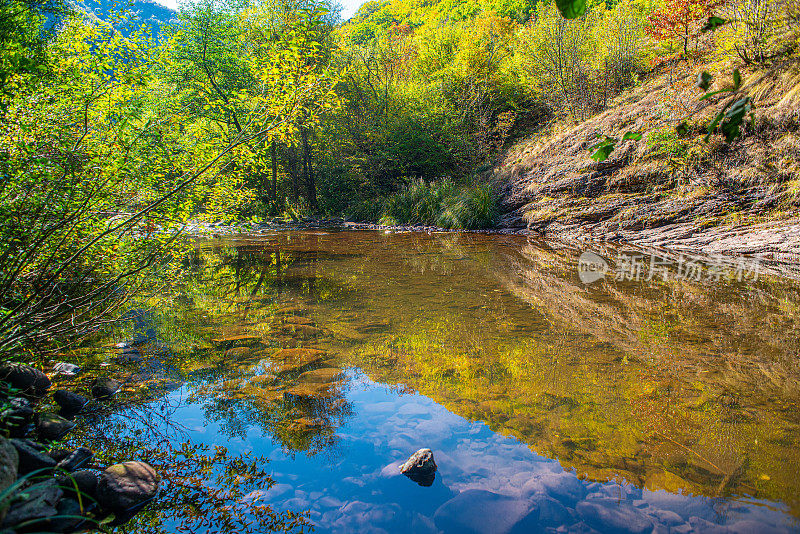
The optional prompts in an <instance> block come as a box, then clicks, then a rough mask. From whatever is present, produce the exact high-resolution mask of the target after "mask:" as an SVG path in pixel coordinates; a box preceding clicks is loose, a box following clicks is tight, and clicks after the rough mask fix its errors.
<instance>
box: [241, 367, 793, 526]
mask: <svg viewBox="0 0 800 534" xmlns="http://www.w3.org/2000/svg"><path fill="white" fill-rule="evenodd" d="M357 380H362V379H361V378H358V379H357ZM363 380H364V381H367V379H363ZM365 386H366V387H358V388H352V390H351V391H350V393H349V394H348V400H349V401H351V402H352V403H353V406H354V412H355V417H354V418H353V419H352V420H351V421H350V422H349V423H348V424H347V425H345V426H344V427H342V428H341V429H340V430H339V432H338V434H339V436H340V438H341V441H340V444H339V445H338V448H339V449H340V450H339V451H338V453H337V454H336V455H332V456H331V457H328V458H321V457H308V456H306V455H303V454H297V455H296V456H295V457H294V458H292V457H291V456H287V455H286V454H285V453H284V452H282V451H281V450H280V446H279V445H277V444H274V443H272V442H271V441H270V440H269V439H268V438H265V437H262V436H261V435H260V432H259V431H256V430H255V429H251V431H250V432H248V434H247V441H246V442H244V441H239V440H234V441H233V442H232V443H228V444H227V445H229V446H231V448H241V449H242V450H245V449H252V450H253V451H254V452H255V453H256V454H258V455H262V454H263V455H267V456H268V457H269V458H270V460H271V463H270V464H269V465H268V468H269V469H271V471H272V475H273V478H274V479H275V480H276V481H277V482H278V483H277V484H275V485H274V486H273V487H272V488H270V489H269V490H266V491H261V492H254V493H257V495H256V494H251V495H250V497H251V498H254V497H259V498H260V499H261V500H265V501H267V502H270V503H271V504H272V505H273V506H274V507H275V508H276V509H278V510H282V509H290V510H296V511H303V510H309V511H310V518H311V520H312V521H313V522H314V523H315V524H316V532H403V533H405V532H415V533H417V532H420V533H425V532H487V533H493V534H494V533H501V532H510V533H517V532H520V533H521V532H526V533H527V532H536V531H541V532H547V531H551V532H552V531H554V529H555V528H557V527H559V526H562V525H567V527H566V528H565V529H563V530H562V531H563V532H609V533H611V532H654V531H655V532H676V533H678V532H719V533H733V532H757V533H758V534H765V533H767V532H772V531H775V532H786V531H791V530H795V529H796V528H797V527H796V526H795V525H793V524H790V523H788V522H787V521H791V519H789V518H788V517H787V516H786V515H784V514H782V513H781V512H779V511H775V510H772V509H770V508H768V507H767V506H754V505H748V504H746V503H744V502H730V501H728V502H725V501H723V500H714V499H707V498H696V497H691V496H687V495H680V494H671V493H668V492H666V491H656V492H652V491H647V490H642V489H639V488H636V487H634V486H631V485H628V484H623V485H620V484H616V483H606V484H600V483H596V482H595V483H587V482H582V481H579V480H578V479H577V477H576V476H575V475H574V474H572V473H569V472H564V471H563V470H562V469H561V467H560V465H559V464H558V462H557V461H554V460H549V459H547V458H543V457H541V456H538V455H536V454H535V453H533V452H532V451H531V450H530V449H529V448H528V447H527V446H525V445H523V444H521V443H519V442H517V441H516V440H514V439H510V438H505V437H503V436H500V435H498V434H495V433H494V432H492V431H491V430H490V429H489V428H488V427H487V426H486V425H484V424H483V423H476V422H470V421H467V420H465V419H463V418H461V417H459V416H457V415H454V414H452V413H450V412H449V411H447V410H446V409H445V408H443V407H442V406H439V405H438V404H436V403H435V402H433V401H431V400H429V399H427V398H425V397H422V396H420V395H405V396H395V395H394V394H392V393H389V392H387V391H386V390H385V388H382V387H378V386H374V387H370V386H369V385H368V384H365ZM237 442H238V443H237ZM420 447H430V448H432V449H433V451H434V455H435V457H436V462H437V464H438V465H439V471H438V472H437V473H436V480H435V481H434V484H433V486H431V487H428V488H423V487H420V486H418V485H417V484H415V483H413V482H412V481H410V480H408V479H407V478H406V477H404V476H402V475H401V473H400V472H399V469H398V466H399V465H400V463H402V462H403V461H405V459H406V458H407V457H408V456H409V455H410V454H411V453H413V452H414V451H416V450H417V449H419V448H420ZM723 525H724V526H723ZM755 525H757V526H758V528H754V526H755ZM654 529H655V530H654Z"/></svg>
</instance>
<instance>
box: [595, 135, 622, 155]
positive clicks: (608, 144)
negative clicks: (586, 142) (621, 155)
mask: <svg viewBox="0 0 800 534" xmlns="http://www.w3.org/2000/svg"><path fill="white" fill-rule="evenodd" d="M616 146H617V139H615V138H613V137H609V136H607V135H606V136H604V137H603V140H602V141H600V142H599V143H597V144H595V145H592V146H590V147H589V150H594V152H593V153H592V155H591V156H589V157H591V158H592V159H593V160H595V161H605V160H607V159H608V156H610V155H611V153H612V152H613V151H614V148H615V147H616Z"/></svg>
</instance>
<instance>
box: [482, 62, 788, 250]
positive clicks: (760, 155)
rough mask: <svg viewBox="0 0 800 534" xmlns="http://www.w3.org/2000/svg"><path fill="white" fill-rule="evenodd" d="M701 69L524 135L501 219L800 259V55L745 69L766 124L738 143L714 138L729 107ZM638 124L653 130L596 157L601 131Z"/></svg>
mask: <svg viewBox="0 0 800 534" xmlns="http://www.w3.org/2000/svg"><path fill="white" fill-rule="evenodd" d="M706 68H707V67H706ZM701 70H703V66H697V67H688V66H686V64H685V63H683V65H682V66H678V67H672V68H670V70H669V71H668V72H662V73H660V74H658V75H656V76H654V77H652V78H651V79H650V81H648V82H646V83H644V84H642V85H640V86H639V87H637V88H635V89H634V90H632V91H629V92H627V93H625V94H623V95H622V96H621V97H619V98H618V99H617V100H616V102H614V104H613V105H611V106H610V107H609V109H607V110H606V111H605V112H603V113H602V114H600V115H598V116H596V117H593V118H591V119H590V120H587V121H585V122H583V123H581V124H579V125H577V126H575V127H573V128H571V129H568V130H566V131H563V132H560V133H555V134H551V135H548V136H545V137H538V138H528V139H523V140H521V141H518V142H516V143H515V144H514V145H513V146H511V147H510V148H509V149H508V150H506V151H505V152H504V154H503V155H502V157H501V159H500V160H499V162H498V165H497V166H496V167H495V168H494V170H493V171H492V173H493V177H494V179H495V180H496V181H498V182H499V183H500V184H501V187H502V190H503V197H504V199H503V205H504V211H505V215H504V217H503V220H502V226H504V227H510V228H520V227H527V228H529V229H530V230H531V231H532V232H535V233H538V234H541V235H543V236H544V237H546V238H551V239H558V240H566V241H580V240H598V241H616V242H627V243H632V244H638V245H645V246H653V247H665V248H672V249H676V250H678V249H687V250H694V251H700V252H706V253H730V254H758V255H760V256H762V257H765V258H771V259H775V260H780V261H791V262H797V261H800V210H798V208H800V132H798V126H799V125H800V60H798V59H797V58H790V59H784V60H782V61H780V62H779V63H777V64H775V65H773V66H771V67H770V68H769V69H760V70H751V71H749V72H745V71H743V72H742V75H743V77H744V79H745V83H744V86H743V88H742V92H744V93H746V94H748V95H749V96H751V97H752V99H753V102H754V105H755V109H756V113H755V117H756V120H755V125H754V127H752V126H748V129H747V130H746V133H747V135H746V136H745V137H744V138H743V139H739V140H737V141H735V142H734V143H733V144H730V145H728V144H726V143H725V142H724V140H723V139H722V136H720V135H715V136H712V137H711V139H709V141H708V142H707V143H706V142H704V140H703V137H704V134H705V131H704V129H703V128H704V126H703V125H704V124H705V123H706V122H707V120H708V118H709V117H710V116H712V114H713V113H715V112H716V110H718V109H720V106H721V102H720V101H716V102H714V101H711V102H710V103H709V102H708V101H706V102H700V101H699V100H698V97H699V95H700V91H699V89H697V88H696V87H694V80H696V79H697V73H698V72H699V71H701ZM721 70H722V71H723V72H731V70H732V69H730V68H727V69H725V68H723V69H721ZM687 115H692V116H691V118H690V119H688V120H687V121H686V122H687V125H688V126H689V133H688V134H687V135H685V136H682V137H679V136H678V135H677V134H675V130H674V126H675V124H677V120H676V119H675V117H682V116H687ZM629 130H635V131H641V132H643V133H645V136H644V138H643V139H642V140H641V141H638V142H637V141H627V142H625V143H623V144H621V145H619V146H618V148H617V150H616V151H615V152H614V153H612V155H611V157H610V158H609V159H608V160H606V161H604V162H600V163H598V162H595V161H593V160H592V159H591V158H590V157H589V156H590V154H591V152H590V151H589V150H588V147H589V146H591V145H592V144H593V143H595V142H596V138H597V136H600V135H603V134H606V135H612V136H617V137H620V136H621V135H622V134H623V133H624V132H626V131H629Z"/></svg>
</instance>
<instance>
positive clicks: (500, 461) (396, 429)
mask: <svg viewBox="0 0 800 534" xmlns="http://www.w3.org/2000/svg"><path fill="white" fill-rule="evenodd" d="M595 251H596V252H599V253H600V254H601V256H603V257H605V258H606V259H608V260H609V262H611V263H613V259H614V258H616V257H618V255H619V254H620V252H621V251H620V250H618V249H613V250H612V249H608V250H598V249H595ZM581 252H582V251H580V250H572V249H553V248H551V247H547V246H544V245H541V244H538V243H529V242H528V241H527V240H525V239H524V238H518V237H504V236H479V235H456V234H438V235H437V234H434V235H432V236H427V235H420V234H382V233H376V232H339V233H326V232H294V233H280V234H275V235H269V236H259V237H257V238H241V239H238V240H233V241H226V242H220V241H212V242H202V243H199V244H198V246H197V248H196V250H195V251H194V252H192V253H191V254H189V256H188V257H187V260H186V262H185V266H186V274H187V277H186V279H185V280H184V281H183V282H182V284H181V286H180V287H179V288H178V291H177V293H178V297H176V298H174V299H173V300H172V301H170V302H161V303H159V304H158V305H157V306H154V307H153V311H151V312H148V314H147V317H146V320H142V321H139V323H138V329H137V330H136V331H135V332H128V333H127V334H126V335H127V336H128V337H129V338H132V339H134V340H137V343H135V346H132V347H129V348H126V349H123V350H121V351H116V352H114V351H111V352H109V353H108V355H107V357H108V358H109V359H111V360H114V361H116V362H117V364H118V365H123V363H121V362H125V361H131V360H133V361H134V362H135V363H134V364H133V365H132V366H131V367H132V368H134V372H140V373H141V372H142V369H143V365H142V362H143V361H144V362H148V361H150V362H152V361H156V360H157V361H158V362H159V364H158V365H157V366H156V368H157V369H159V370H160V371H158V372H162V373H163V372H164V371H163V370H164V369H168V370H169V373H167V374H169V376H170V378H171V379H173V380H175V379H178V380H180V382H182V385H181V387H180V389H179V390H176V391H173V392H172V393H171V394H169V395H170V396H171V398H172V400H173V401H174V404H176V405H177V406H178V407H177V409H176V411H175V412H174V414H173V415H172V417H173V419H175V420H176V421H180V423H181V424H182V425H184V426H185V427H187V429H188V435H189V437H190V438H191V439H192V440H193V441H195V442H202V443H207V444H221V445H226V446H227V447H229V448H230V449H231V450H232V451H234V452H242V451H253V452H254V453H256V454H258V455H264V456H267V457H268V458H269V460H270V462H269V464H268V470H269V471H270V472H271V473H272V476H273V478H274V479H275V481H276V482H277V484H276V485H275V486H273V487H272V488H271V489H270V490H268V491H265V492H263V493H260V494H252V495H251V496H250V497H251V498H256V497H259V498H262V499H266V500H267V501H268V502H270V503H272V504H273V505H274V507H275V508H276V509H292V510H297V511H309V512H310V519H311V521H312V522H313V523H314V524H315V525H316V530H317V531H322V532H327V531H336V532H351V531H377V532H381V531H385V532H437V531H444V532H470V531H478V532H536V531H547V530H548V529H561V530H563V531H572V532H591V531H592V529H595V530H598V531H601V532H618V531H624V530H627V531H634V532H651V531H653V529H656V530H657V531H659V532H662V531H663V532H689V531H696V532H706V531H709V532H717V531H719V532H755V531H758V532H769V531H771V530H770V529H772V530H774V531H781V532H791V531H798V530H800V527H798V523H797V519H796V518H797V516H798V513H799V512H800V506H798V504H799V502H798V497H800V482H798V479H799V478H800V477H799V476H798V474H799V472H800V452H798V445H799V443H798V442H800V432H799V431H798V429H799V428H800V427H798V423H800V411H798V397H799V396H800V394H799V393H798V388H797V386H798V356H799V355H800V353H799V352H798V350H800V349H799V347H800V341H799V339H800V335H799V333H800V322H799V321H800V313H799V312H798V310H800V305H799V303H800V288H798V285H797V284H796V283H795V282H792V281H789V280H784V279H780V278H775V277H769V276H764V275H762V276H761V277H760V279H759V280H758V281H754V280H752V279H750V280H747V279H745V280H743V281H741V282H740V281H737V280H736V279H735V278H736V277H735V273H733V272H732V269H733V267H732V268H731V272H729V273H727V274H730V275H733V279H732V280H728V279H727V278H726V277H725V276H723V277H720V278H719V279H713V278H712V279H710V280H701V281H695V280H692V281H687V280H684V279H681V278H679V277H678V276H677V274H679V273H678V271H677V269H678V265H677V264H675V265H670V266H669V267H668V269H667V270H668V271H669V270H670V269H673V270H674V272H672V271H670V272H671V273H672V274H673V275H676V276H668V277H667V280H664V279H662V278H661V277H654V278H653V279H651V280H621V281H616V280H613V279H611V277H606V279H603V280H599V281H597V282H595V283H593V284H590V285H586V284H583V283H582V282H581V281H580V279H579V276H578V261H579V260H578V258H579V255H580V253H581ZM186 354H191V355H192V357H191V358H187V357H186V356H185V355H186ZM179 355H182V356H180V358H179ZM179 360H180V362H181V363H180V364H179V365H178V364H175V362H177V361H179ZM165 363H166V364H167V365H164V364H165ZM145 367H146V366H145ZM420 447H430V448H432V449H433V450H434V454H435V456H436V460H437V463H438V465H439V471H438V473H437V477H436V480H435V482H434V484H433V485H432V486H431V487H421V486H418V485H416V484H415V483H414V482H412V481H411V480H409V479H407V478H405V477H404V476H402V475H400V473H399V472H398V465H399V464H400V463H401V462H402V461H403V460H405V459H406V458H407V457H408V456H409V455H410V454H411V453H413V452H414V451H415V450H417V449H418V448H420Z"/></svg>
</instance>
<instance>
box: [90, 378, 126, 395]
mask: <svg viewBox="0 0 800 534" xmlns="http://www.w3.org/2000/svg"><path fill="white" fill-rule="evenodd" d="M121 386H122V384H120V382H119V381H118V380H114V379H113V378H108V377H100V378H95V379H94V381H93V382H92V397H94V398H95V399H97V400H109V399H111V397H113V396H114V395H116V394H117V392H118V391H119V389H120V387H121Z"/></svg>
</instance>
